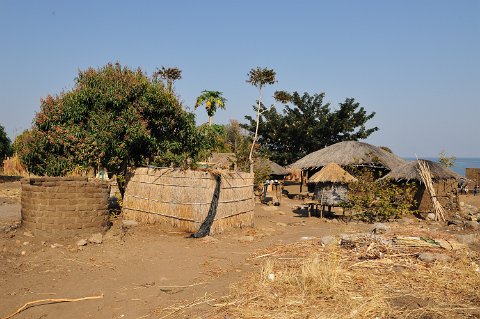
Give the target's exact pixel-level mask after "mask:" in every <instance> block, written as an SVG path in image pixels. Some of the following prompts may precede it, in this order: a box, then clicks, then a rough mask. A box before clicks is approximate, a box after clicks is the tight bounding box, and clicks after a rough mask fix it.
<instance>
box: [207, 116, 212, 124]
mask: <svg viewBox="0 0 480 319" xmlns="http://www.w3.org/2000/svg"><path fill="white" fill-rule="evenodd" d="M208 126H212V117H211V116H209V117H208Z"/></svg>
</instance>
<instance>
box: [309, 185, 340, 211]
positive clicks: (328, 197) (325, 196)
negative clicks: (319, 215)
mask: <svg viewBox="0 0 480 319" xmlns="http://www.w3.org/2000/svg"><path fill="white" fill-rule="evenodd" d="M347 193H348V186H347V185H345V184H338V183H317V184H316V185H315V190H314V195H313V199H315V200H318V201H320V203H321V204H323V205H332V206H336V205H339V204H340V203H343V202H345V201H347Z"/></svg>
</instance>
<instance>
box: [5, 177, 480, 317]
mask: <svg viewBox="0 0 480 319" xmlns="http://www.w3.org/2000/svg"><path fill="white" fill-rule="evenodd" d="M462 201H464V202H466V203H469V204H471V205H475V206H477V207H480V196H479V197H476V198H473V196H468V197H467V198H462ZM299 204H301V201H300V200H289V199H282V204H281V206H280V207H275V206H265V205H261V204H257V205H256V207H255V227H254V228H248V229H238V230H234V231H231V232H228V233H225V234H221V235H217V236H215V237H207V238H204V239H192V238H189V237H188V234H185V233H179V232H168V233H164V232H161V231H159V230H158V229H156V228H155V227H154V226H137V227H134V228H131V229H128V230H127V231H123V230H122V229H121V228H120V225H121V220H115V221H114V226H113V227H112V229H111V230H110V231H108V232H107V233H106V234H105V236H104V240H103V243H102V244H91V243H90V244H88V245H86V246H83V247H78V246H77V245H76V241H77V240H78V239H80V238H78V239H71V240H68V241H42V240H41V239H37V238H35V237H31V235H30V234H29V233H28V232H27V233H25V232H24V230H23V229H22V228H18V229H16V230H14V231H5V226H9V225H14V224H17V223H19V221H20V184H19V182H18V181H14V182H8V183H0V228H3V229H4V230H3V231H1V232H0V318H3V317H5V316H7V315H9V314H11V313H13V312H14V311H15V310H17V309H18V308H19V307H20V306H22V305H23V304H25V303H27V302H29V301H34V300H39V299H49V298H54V299H57V298H82V297H90V296H103V297H102V298H101V299H94V300H84V301H78V302H73V303H72V302H68V303H57V304H48V305H41V306H36V307H31V308H29V309H27V310H25V311H23V312H21V313H19V314H17V315H15V316H14V317H15V318H16V319H22V318H72V319H74V318H132V319H140V318H166V317H165V316H166V315H167V314H169V313H172V312H171V311H170V310H171V309H174V308H169V309H170V310H169V309H165V308H168V307H172V306H181V305H189V304H191V303H192V302H193V301H195V300H198V299H199V298H201V297H204V296H207V297H211V298H216V297H221V296H224V295H226V294H228V292H229V285H230V284H232V283H234V282H237V281H239V280H240V279H242V278H244V277H246V276H249V275H251V274H252V273H253V272H255V271H258V267H259V263H258V261H257V260H256V259H255V258H252V255H253V254H254V253H255V252H256V251H259V250H263V249H265V248H267V247H271V246H273V245H277V244H290V243H294V242H298V241H302V240H311V239H312V238H320V237H322V236H326V235H339V234H341V233H344V234H346V233H355V232H365V231H368V230H369V229H370V228H371V225H368V224H363V223H356V222H349V223H345V222H341V221H337V220H334V221H332V220H326V219H319V218H315V217H312V218H307V217H305V214H304V212H303V211H301V212H299V211H298V210H295V207H296V206H298V205H299ZM412 222H413V223H415V220H413V219H412V220H410V221H409V222H408V223H409V224H410V223H412ZM418 227H425V224H422V225H420V224H419V226H418ZM431 227H432V228H435V227H436V226H435V225H432V226H431ZM438 228H439V229H440V228H441V227H438ZM477 232H478V230H477ZM208 307H209V306H208V305H206V304H203V305H202V306H200V307H192V308H190V309H187V310H185V311H182V312H181V313H180V312H179V313H173V314H171V315H170V316H168V318H197V317H202V314H203V313H205V312H207V311H208V310H209V309H208Z"/></svg>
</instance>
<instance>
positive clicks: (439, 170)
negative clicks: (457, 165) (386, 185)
mask: <svg viewBox="0 0 480 319" xmlns="http://www.w3.org/2000/svg"><path fill="white" fill-rule="evenodd" d="M418 161H422V162H424V163H425V164H427V166H428V168H429V169H430V173H431V174H432V179H433V180H437V181H438V180H446V179H459V178H461V177H462V176H460V175H458V174H457V173H455V172H454V171H452V170H450V169H448V168H446V167H445V166H443V165H442V164H440V163H437V162H432V161H428V160H424V159H419V160H415V161H411V162H408V163H406V164H403V165H401V166H398V167H397V168H395V169H393V170H392V171H391V172H390V173H388V174H387V175H385V176H384V177H382V179H389V180H397V181H400V180H404V181H411V180H416V181H421V178H420V174H419V173H418V169H419V164H418Z"/></svg>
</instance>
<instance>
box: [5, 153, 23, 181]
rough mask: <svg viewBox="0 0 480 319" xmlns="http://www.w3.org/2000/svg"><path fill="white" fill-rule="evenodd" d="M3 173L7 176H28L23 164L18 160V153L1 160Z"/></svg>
mask: <svg viewBox="0 0 480 319" xmlns="http://www.w3.org/2000/svg"><path fill="white" fill-rule="evenodd" d="M3 174H4V175H8V176H23V177H26V176H28V171H27V168H26V167H25V165H23V164H22V162H21V161H20V157H18V155H16V154H15V155H14V156H12V157H8V158H7V159H6V160H4V161H3Z"/></svg>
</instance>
